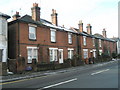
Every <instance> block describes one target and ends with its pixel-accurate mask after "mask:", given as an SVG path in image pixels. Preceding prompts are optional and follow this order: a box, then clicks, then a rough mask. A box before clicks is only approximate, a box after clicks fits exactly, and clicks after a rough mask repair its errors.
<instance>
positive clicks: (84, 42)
mask: <svg viewBox="0 0 120 90" xmlns="http://www.w3.org/2000/svg"><path fill="white" fill-rule="evenodd" d="M83 44H84V45H86V37H85V36H83Z"/></svg>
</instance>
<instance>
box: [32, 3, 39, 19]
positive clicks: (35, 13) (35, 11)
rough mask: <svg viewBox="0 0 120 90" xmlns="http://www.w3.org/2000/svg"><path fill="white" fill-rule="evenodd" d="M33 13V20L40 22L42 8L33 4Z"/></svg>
mask: <svg viewBox="0 0 120 90" xmlns="http://www.w3.org/2000/svg"><path fill="white" fill-rule="evenodd" d="M31 11H32V19H33V20H35V21H40V7H38V4H37V3H33V7H32V8H31Z"/></svg>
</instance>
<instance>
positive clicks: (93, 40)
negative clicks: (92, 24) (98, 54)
mask: <svg viewBox="0 0 120 90" xmlns="http://www.w3.org/2000/svg"><path fill="white" fill-rule="evenodd" d="M93 46H95V38H93Z"/></svg>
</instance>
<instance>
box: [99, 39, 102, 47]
mask: <svg viewBox="0 0 120 90" xmlns="http://www.w3.org/2000/svg"><path fill="white" fill-rule="evenodd" d="M99 47H102V43H101V39H99Z"/></svg>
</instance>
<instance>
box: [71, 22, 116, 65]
mask: <svg viewBox="0 0 120 90" xmlns="http://www.w3.org/2000/svg"><path fill="white" fill-rule="evenodd" d="M78 27H79V29H75V28H72V29H73V30H76V31H77V32H78V33H79V45H80V49H79V50H80V51H79V52H80V54H81V56H82V60H85V61H86V63H88V59H89V58H93V57H94V58H96V57H97V55H102V53H105V52H106V50H108V53H109V55H111V54H112V53H113V52H116V41H114V40H112V39H109V38H107V35H106V30H105V29H103V31H102V33H103V35H100V34H95V35H92V26H91V25H90V24H88V25H87V27H86V29H87V32H84V31H83V23H82V21H80V22H79V24H78Z"/></svg>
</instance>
